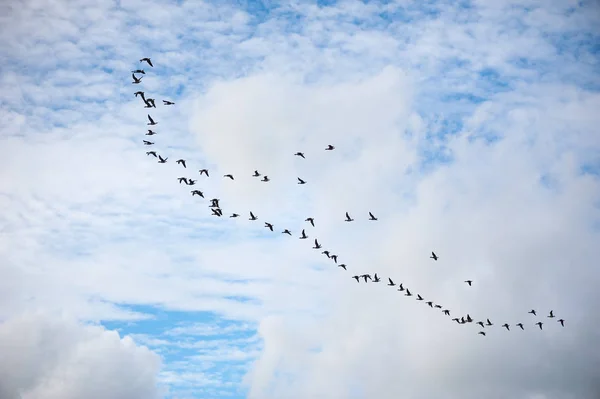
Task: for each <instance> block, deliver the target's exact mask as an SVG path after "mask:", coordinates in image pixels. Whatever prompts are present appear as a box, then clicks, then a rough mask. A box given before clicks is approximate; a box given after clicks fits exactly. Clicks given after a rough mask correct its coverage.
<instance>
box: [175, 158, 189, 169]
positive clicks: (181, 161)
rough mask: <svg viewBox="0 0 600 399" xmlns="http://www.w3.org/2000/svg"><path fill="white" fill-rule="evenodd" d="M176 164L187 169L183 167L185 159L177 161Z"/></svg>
mask: <svg viewBox="0 0 600 399" xmlns="http://www.w3.org/2000/svg"><path fill="white" fill-rule="evenodd" d="M177 163H178V164H180V165H183V167H184V168H187V166H185V159H178V160H177Z"/></svg>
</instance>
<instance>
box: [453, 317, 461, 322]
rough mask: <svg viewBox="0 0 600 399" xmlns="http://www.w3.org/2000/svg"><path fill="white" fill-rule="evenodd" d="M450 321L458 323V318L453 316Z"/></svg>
mask: <svg viewBox="0 0 600 399" xmlns="http://www.w3.org/2000/svg"><path fill="white" fill-rule="evenodd" d="M452 321H455V322H457V323H460V320H459V319H458V317H455V318H453V319H452Z"/></svg>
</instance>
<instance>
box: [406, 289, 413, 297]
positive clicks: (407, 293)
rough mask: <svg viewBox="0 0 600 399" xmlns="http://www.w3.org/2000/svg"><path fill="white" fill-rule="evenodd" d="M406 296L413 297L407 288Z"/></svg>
mask: <svg viewBox="0 0 600 399" xmlns="http://www.w3.org/2000/svg"><path fill="white" fill-rule="evenodd" d="M404 295H405V296H412V294H411V293H410V290H409V289H408V288H407V289H406V294H404Z"/></svg>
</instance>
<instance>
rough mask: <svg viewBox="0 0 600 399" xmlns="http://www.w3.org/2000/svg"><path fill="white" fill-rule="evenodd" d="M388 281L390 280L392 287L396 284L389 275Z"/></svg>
mask: <svg viewBox="0 0 600 399" xmlns="http://www.w3.org/2000/svg"><path fill="white" fill-rule="evenodd" d="M388 281H389V283H388V285H389V286H390V287H393V286H394V285H396V284H394V282H393V281H392V279H391V278H389V277H388Z"/></svg>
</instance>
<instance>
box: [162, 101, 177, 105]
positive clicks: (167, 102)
mask: <svg viewBox="0 0 600 399" xmlns="http://www.w3.org/2000/svg"><path fill="white" fill-rule="evenodd" d="M174 104H175V103H174V102H172V101H167V100H163V105H174Z"/></svg>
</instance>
